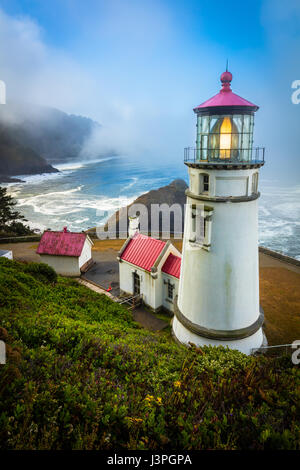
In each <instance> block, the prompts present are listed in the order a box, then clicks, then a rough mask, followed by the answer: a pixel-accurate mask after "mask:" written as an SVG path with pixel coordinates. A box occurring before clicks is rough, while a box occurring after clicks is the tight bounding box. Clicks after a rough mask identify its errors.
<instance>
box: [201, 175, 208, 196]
mask: <svg viewBox="0 0 300 470" xmlns="http://www.w3.org/2000/svg"><path fill="white" fill-rule="evenodd" d="M208 192H209V175H207V174H206V173H201V174H200V193H208Z"/></svg>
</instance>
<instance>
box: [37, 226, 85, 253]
mask: <svg viewBox="0 0 300 470" xmlns="http://www.w3.org/2000/svg"><path fill="white" fill-rule="evenodd" d="M86 237H87V235H86V233H77V232H65V231H64V232H52V231H46V232H44V233H43V235H42V238H41V240H40V243H39V246H38V249H37V251H36V252H37V253H38V254H39V255H56V256H80V255H81V252H82V248H83V245H84V242H85V240H86Z"/></svg>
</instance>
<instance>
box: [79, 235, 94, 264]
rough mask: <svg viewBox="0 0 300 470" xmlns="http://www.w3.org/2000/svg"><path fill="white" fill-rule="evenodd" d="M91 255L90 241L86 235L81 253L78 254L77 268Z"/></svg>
mask: <svg viewBox="0 0 300 470" xmlns="http://www.w3.org/2000/svg"><path fill="white" fill-rule="evenodd" d="M91 257H92V242H91V241H90V239H89V238H88V237H87V238H86V240H85V242H84V245H83V247H82V252H81V255H80V256H79V268H81V267H82V266H83V265H84V264H85V263H86V262H87V261H89V260H90V259H91Z"/></svg>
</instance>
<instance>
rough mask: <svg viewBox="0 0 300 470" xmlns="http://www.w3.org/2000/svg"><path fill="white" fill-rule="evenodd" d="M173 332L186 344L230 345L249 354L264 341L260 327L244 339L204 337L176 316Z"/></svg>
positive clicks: (178, 339) (176, 337)
mask: <svg viewBox="0 0 300 470" xmlns="http://www.w3.org/2000/svg"><path fill="white" fill-rule="evenodd" d="M172 332H173V335H174V337H175V339H176V340H177V341H179V342H180V343H182V344H185V345H188V344H189V343H193V344H195V345H196V346H223V347H226V346H228V347H229V348H230V349H237V350H238V351H240V352H242V353H244V354H247V355H250V354H251V353H252V349H255V348H260V347H261V346H262V344H263V341H264V336H263V331H262V328H259V329H258V330H257V331H256V332H255V333H254V334H253V335H251V336H248V337H246V338H242V339H234V340H218V339H210V338H204V337H202V336H199V335H198V334H196V333H193V332H191V331H190V330H188V329H187V328H186V327H185V326H184V325H183V324H182V323H181V322H180V321H179V320H178V318H177V317H176V316H174V318H173V322H172Z"/></svg>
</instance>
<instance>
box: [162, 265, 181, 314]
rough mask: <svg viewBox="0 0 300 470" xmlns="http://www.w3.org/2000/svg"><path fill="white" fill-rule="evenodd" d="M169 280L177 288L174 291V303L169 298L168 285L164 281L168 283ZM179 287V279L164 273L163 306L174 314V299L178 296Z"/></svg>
mask: <svg viewBox="0 0 300 470" xmlns="http://www.w3.org/2000/svg"><path fill="white" fill-rule="evenodd" d="M168 280H169V281H170V282H171V284H174V286H175V287H174V289H173V301H170V299H169V298H168V285H167V284H165V283H164V281H166V282H168ZM178 286H179V279H177V277H174V276H170V275H169V274H166V273H162V305H163V307H164V308H166V309H167V310H170V311H171V312H174V299H175V297H176V296H177V295H178Z"/></svg>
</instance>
